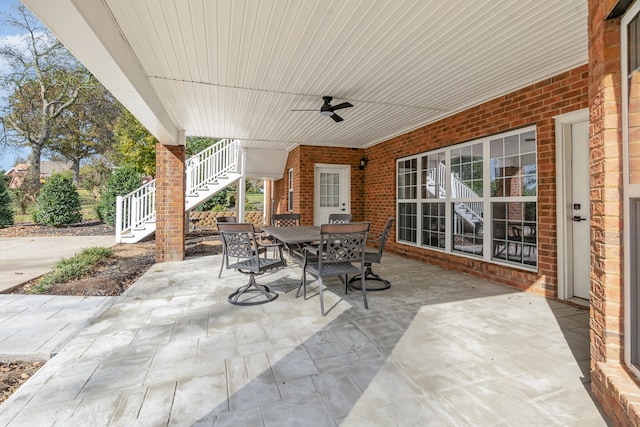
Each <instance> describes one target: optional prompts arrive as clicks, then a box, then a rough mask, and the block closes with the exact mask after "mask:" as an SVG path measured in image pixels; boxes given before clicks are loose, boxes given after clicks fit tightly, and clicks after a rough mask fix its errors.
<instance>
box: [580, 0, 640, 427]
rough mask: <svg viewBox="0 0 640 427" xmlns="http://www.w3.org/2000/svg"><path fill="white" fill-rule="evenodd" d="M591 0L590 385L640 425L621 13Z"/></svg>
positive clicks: (617, 420) (616, 412) (625, 421)
mask: <svg viewBox="0 0 640 427" xmlns="http://www.w3.org/2000/svg"><path fill="white" fill-rule="evenodd" d="M615 3H616V1H614V0H605V1H603V0H589V58H590V64H589V65H590V66H589V100H590V105H589V110H590V122H591V123H590V125H591V126H590V141H589V144H590V153H591V156H590V164H591V171H590V187H591V389H592V390H593V392H594V394H595V396H596V398H597V399H598V401H599V402H600V404H601V405H602V407H603V409H604V411H605V412H606V413H607V415H608V416H609V417H610V418H611V420H612V422H613V424H614V425H616V426H638V425H640V397H639V396H640V386H639V385H638V381H637V379H636V377H635V375H633V374H631V373H630V372H629V371H628V369H627V368H626V366H625V361H624V310H623V306H624V281H623V276H622V271H623V259H622V257H623V210H622V207H623V193H622V183H623V174H622V166H623V165H622V161H623V159H622V133H621V130H622V115H621V105H622V104H621V102H622V91H621V85H622V81H621V78H622V77H621V65H620V64H621V51H620V47H621V46H620V24H621V19H620V18H618V19H615V20H608V21H605V17H606V16H607V15H608V12H609V11H610V10H611V9H612V7H613V6H614V5H615Z"/></svg>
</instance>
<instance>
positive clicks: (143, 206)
mask: <svg viewBox="0 0 640 427" xmlns="http://www.w3.org/2000/svg"><path fill="white" fill-rule="evenodd" d="M238 146H239V142H238V141H237V140H233V141H231V140H228V139H223V140H221V141H218V142H216V143H215V144H213V145H212V146H210V147H208V148H206V149H204V150H202V151H201V152H200V153H198V154H196V155H194V156H192V157H190V158H189V159H187V160H186V162H185V175H186V176H185V178H186V194H194V193H197V191H198V189H203V188H205V187H206V186H207V184H210V183H212V182H215V181H216V180H217V179H218V178H219V177H220V176H224V175H225V174H227V173H229V172H234V171H237V167H238ZM155 207H156V180H155V179H154V180H152V181H150V182H148V183H146V184H144V185H142V186H141V187H140V188H138V189H136V190H134V191H132V192H131V193H129V194H127V195H125V196H118V197H117V198H116V224H115V226H116V241H117V242H121V241H122V234H123V233H125V232H127V231H133V230H136V229H138V228H144V226H145V224H146V223H148V222H153V221H155V219H156V208H155Z"/></svg>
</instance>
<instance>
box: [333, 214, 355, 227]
mask: <svg viewBox="0 0 640 427" xmlns="http://www.w3.org/2000/svg"><path fill="white" fill-rule="evenodd" d="M352 218H353V215H351V214H341V213H332V214H329V220H328V222H329V224H348V223H350V222H351V219H352Z"/></svg>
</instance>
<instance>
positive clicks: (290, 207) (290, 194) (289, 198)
mask: <svg viewBox="0 0 640 427" xmlns="http://www.w3.org/2000/svg"><path fill="white" fill-rule="evenodd" d="M288 175H289V177H288V178H289V179H288V186H289V187H288V193H287V210H288V211H289V212H293V169H289V174H288Z"/></svg>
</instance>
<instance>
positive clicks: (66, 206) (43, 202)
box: [36, 173, 82, 227]
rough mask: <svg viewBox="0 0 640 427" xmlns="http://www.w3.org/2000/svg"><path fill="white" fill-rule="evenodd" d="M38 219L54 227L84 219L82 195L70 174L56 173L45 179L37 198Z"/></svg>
mask: <svg viewBox="0 0 640 427" xmlns="http://www.w3.org/2000/svg"><path fill="white" fill-rule="evenodd" d="M36 220H37V222H38V223H40V224H45V225H50V226H53V227H58V226H61V225H65V224H75V223H77V222H80V221H82V213H81V212H80V196H79V195H78V190H77V189H76V186H75V185H73V179H72V178H71V176H70V175H63V174H57V173H54V174H53V175H51V177H50V178H49V179H47V180H46V181H45V183H44V184H43V185H42V188H41V189H40V194H38V198H37V200H36Z"/></svg>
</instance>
